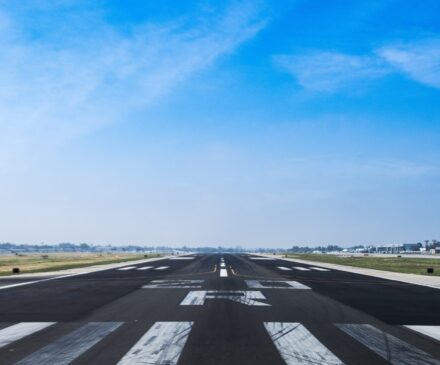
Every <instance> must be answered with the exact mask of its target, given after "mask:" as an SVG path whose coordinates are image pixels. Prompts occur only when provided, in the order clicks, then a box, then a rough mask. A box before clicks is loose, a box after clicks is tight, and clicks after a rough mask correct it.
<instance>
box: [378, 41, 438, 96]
mask: <svg viewBox="0 0 440 365" xmlns="http://www.w3.org/2000/svg"><path fill="white" fill-rule="evenodd" d="M377 53H378V55H379V57H381V58H382V59H384V60H385V61H387V62H388V63H389V64H390V65H392V66H393V67H394V68H395V69H396V70H398V71H400V72H403V73H404V74H405V75H406V76H408V77H409V78H411V79H413V80H414V81H417V82H420V83H422V84H425V85H428V86H432V87H435V88H440V38H433V39H425V40H422V41H416V42H410V43H403V44H399V45H389V46H386V47H383V48H380V49H379V50H378V51H377Z"/></svg>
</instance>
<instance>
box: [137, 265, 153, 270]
mask: <svg viewBox="0 0 440 365" xmlns="http://www.w3.org/2000/svg"><path fill="white" fill-rule="evenodd" d="M153 267H154V266H142V267H138V268H137V270H150V269H152V268H153Z"/></svg>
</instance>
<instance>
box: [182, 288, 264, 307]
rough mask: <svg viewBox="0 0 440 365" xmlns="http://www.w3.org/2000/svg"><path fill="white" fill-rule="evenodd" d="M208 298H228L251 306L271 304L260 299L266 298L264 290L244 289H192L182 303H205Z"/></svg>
mask: <svg viewBox="0 0 440 365" xmlns="http://www.w3.org/2000/svg"><path fill="white" fill-rule="evenodd" d="M207 299H227V300H231V301H233V302H237V303H241V304H244V305H249V306H270V304H267V303H263V302H260V301H258V300H265V299H266V297H265V296H264V295H263V293H262V292H260V291H244V290H234V291H229V290H225V291H220V290H192V291H190V292H189V293H188V294H187V295H186V297H185V299H183V300H182V302H181V303H180V305H204V304H205V302H206V300H207Z"/></svg>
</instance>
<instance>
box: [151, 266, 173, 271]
mask: <svg viewBox="0 0 440 365" xmlns="http://www.w3.org/2000/svg"><path fill="white" fill-rule="evenodd" d="M168 268H169V266H159V267H156V268H155V269H154V270H166V269H168Z"/></svg>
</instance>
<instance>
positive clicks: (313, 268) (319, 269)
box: [310, 266, 330, 271]
mask: <svg viewBox="0 0 440 365" xmlns="http://www.w3.org/2000/svg"><path fill="white" fill-rule="evenodd" d="M310 268H311V269H312V270H316V271H330V270H329V269H324V268H322V267H315V266H311V267H310Z"/></svg>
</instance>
